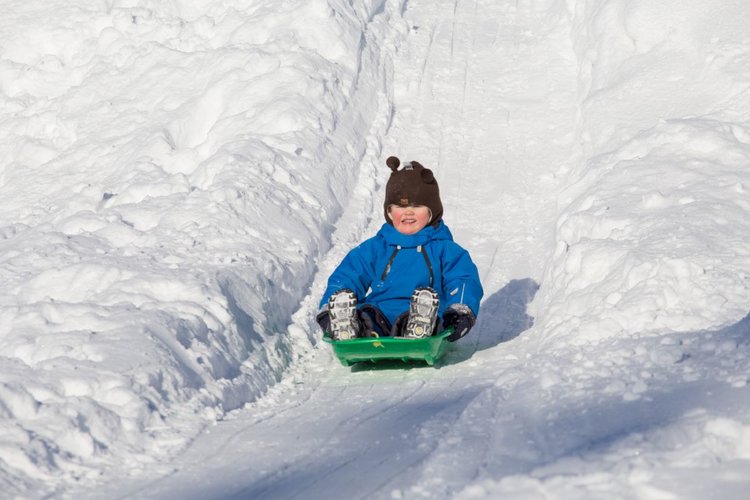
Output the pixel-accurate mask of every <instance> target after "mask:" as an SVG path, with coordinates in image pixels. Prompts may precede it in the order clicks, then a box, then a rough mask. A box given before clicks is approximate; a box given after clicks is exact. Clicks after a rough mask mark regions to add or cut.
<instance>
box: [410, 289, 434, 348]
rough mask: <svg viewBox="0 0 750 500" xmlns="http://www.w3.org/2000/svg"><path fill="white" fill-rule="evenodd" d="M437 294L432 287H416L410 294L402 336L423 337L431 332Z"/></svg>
mask: <svg viewBox="0 0 750 500" xmlns="http://www.w3.org/2000/svg"><path fill="white" fill-rule="evenodd" d="M439 304H440V301H439V300H438V294H437V292H436V291H435V290H433V289H432V288H417V289H416V290H414V292H413V293H412V294H411V303H410V304H409V319H408V320H407V321H406V328H404V337H407V338H413V339H423V338H425V337H429V336H430V335H432V334H433V331H434V330H435V324H436V323H437V312H438V305H439Z"/></svg>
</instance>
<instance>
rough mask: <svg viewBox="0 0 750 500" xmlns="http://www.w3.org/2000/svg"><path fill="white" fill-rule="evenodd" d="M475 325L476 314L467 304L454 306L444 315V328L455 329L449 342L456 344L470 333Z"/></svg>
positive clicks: (449, 336)
mask: <svg viewBox="0 0 750 500" xmlns="http://www.w3.org/2000/svg"><path fill="white" fill-rule="evenodd" d="M474 323H476V320H475V319H474V313H473V312H472V311H471V309H470V308H469V306H467V305H466V304H452V305H451V306H450V307H448V309H446V310H445V312H444V313H443V328H454V329H455V331H454V332H453V333H451V334H450V335H448V341H449V342H455V341H456V340H458V339H460V338H461V337H463V336H464V335H466V334H467V333H469V330H471V327H472V326H474Z"/></svg>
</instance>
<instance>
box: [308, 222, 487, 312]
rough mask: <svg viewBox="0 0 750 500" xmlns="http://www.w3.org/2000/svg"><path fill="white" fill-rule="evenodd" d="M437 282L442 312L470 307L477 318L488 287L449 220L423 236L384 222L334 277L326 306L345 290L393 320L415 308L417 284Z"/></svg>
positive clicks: (337, 270) (428, 228)
mask: <svg viewBox="0 0 750 500" xmlns="http://www.w3.org/2000/svg"><path fill="white" fill-rule="evenodd" d="M426 286H431V287H432V288H434V289H435V290H436V291H437V293H438V296H439V298H440V309H439V311H438V315H439V316H442V314H443V311H445V309H446V308H447V307H448V306H450V305H451V304H457V303H463V304H466V305H467V306H469V307H470V308H471V310H472V312H473V313H474V316H475V317H476V316H477V315H478V314H479V302H480V300H481V299H482V295H483V293H484V292H483V290H482V285H481V283H480V282H479V273H478V272H477V267H476V266H475V265H474V263H473V262H472V260H471V257H470V256H469V252H467V251H466V250H464V249H463V248H461V246H459V245H458V244H457V243H455V242H454V241H453V236H452V235H451V232H450V230H449V229H448V226H446V225H445V224H444V223H443V221H440V223H439V224H438V225H437V226H436V227H433V226H427V227H425V228H424V229H422V230H421V231H419V232H418V233H417V234H413V235H404V234H401V233H399V232H398V231H397V230H396V228H395V227H393V226H392V225H391V224H383V226H382V227H381V228H380V231H378V234H376V235H375V236H374V237H372V238H370V239H368V240H366V241H365V242H363V243H362V244H360V245H359V246H358V247H356V248H354V249H353V250H351V251H350V252H349V254H348V255H347V256H346V257H345V258H344V260H343V261H342V262H341V264H339V266H338V267H337V268H336V270H335V271H334V272H333V274H331V276H330V278H328V287H327V288H326V291H325V293H324V294H323V299H322V300H321V301H320V307H323V306H324V305H325V304H326V303H328V298H329V297H330V296H331V294H333V293H334V292H336V291H338V290H341V289H342V288H349V289H351V290H353V291H354V293H355V294H356V295H357V302H358V303H359V304H363V303H367V304H372V305H374V306H375V307H377V308H378V309H380V310H381V311H382V312H383V313H384V314H385V316H386V317H387V318H388V320H389V321H390V322H391V324H392V323H393V322H394V320H395V319H396V318H397V317H398V315H399V314H401V313H403V312H406V311H407V310H408V309H409V301H410V299H411V294H412V292H413V291H414V289H415V288H418V287H426Z"/></svg>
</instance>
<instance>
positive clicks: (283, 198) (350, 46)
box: [0, 0, 400, 492]
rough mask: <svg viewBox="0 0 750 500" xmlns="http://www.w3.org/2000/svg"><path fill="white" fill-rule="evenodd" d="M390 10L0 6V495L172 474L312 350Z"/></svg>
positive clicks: (371, 107) (377, 106)
mask: <svg viewBox="0 0 750 500" xmlns="http://www.w3.org/2000/svg"><path fill="white" fill-rule="evenodd" d="M395 3H396V2H388V1H387V0H360V1H357V2H345V1H343V0H341V1H324V0H314V1H311V0H304V1H303V0H299V1H291V2H284V3H279V4H277V3H274V2H271V3H269V2H261V1H255V2H241V1H233V0H228V1H227V0H224V1H212V2H201V3H200V4H196V3H195V2H188V1H174V2H153V1H150V0H133V1H129V0H122V1H121V0H116V1H111V2H99V3H92V2H85V1H75V2H54V3H50V2H46V3H44V4H40V3H38V2H18V1H14V0H5V1H3V2H0V4H2V7H3V12H4V15H3V17H2V19H0V158H1V159H2V161H1V162H0V248H1V249H2V251H1V255H2V258H1V259H0V287H1V288H2V291H3V293H2V295H0V367H1V368H0V417H1V420H0V464H2V467H1V468H2V472H0V488H2V489H3V490H4V491H5V492H9V491H23V485H24V484H26V485H33V484H34V481H44V482H46V485H47V487H49V488H53V487H54V483H55V482H56V481H58V480H60V479H64V480H70V479H75V478H80V477H85V476H87V475H91V474H96V473H97V470H99V469H100V467H101V466H102V465H103V464H105V463H108V462H109V461H115V460H117V461H118V463H119V464H121V463H122V462H123V461H125V462H126V463H129V464H130V465H131V466H136V465H137V464H138V463H139V462H141V461H144V462H145V461H148V460H154V459H158V458H159V457H163V456H164V455H168V454H172V453H174V452H175V451H176V450H177V449H179V448H180V447H181V446H183V445H184V444H185V443H186V441H187V440H189V439H190V437H191V436H193V435H194V434H195V433H196V432H198V431H199V430H200V428H201V426H202V425H204V424H205V423H206V422H208V421H211V420H212V419H216V418H219V417H221V415H223V413H224V412H226V411H228V410H230V409H233V408H237V407H239V406H241V405H243V404H244V403H246V402H248V401H250V400H252V399H254V398H256V397H257V396H258V395H259V394H261V393H262V392H263V391H264V390H265V389H266V388H267V387H268V386H269V384H272V383H274V381H275V380H276V379H277V378H278V377H279V375H280V373H281V371H282V370H283V368H284V367H285V366H286V365H288V363H289V362H290V360H291V359H293V358H294V357H295V356H296V355H298V354H299V353H300V352H303V351H304V350H305V349H306V348H307V347H309V344H310V339H309V338H308V337H307V335H306V334H305V333H300V334H299V335H297V336H294V335H290V334H289V333H288V332H287V327H288V325H289V322H290V321H291V320H290V318H291V315H292V313H293V312H294V310H295V308H296V307H298V305H299V302H300V300H301V298H302V297H303V296H304V294H305V291H306V289H307V287H308V285H309V283H310V281H311V279H312V273H313V271H314V267H315V261H316V257H317V256H319V255H320V254H321V252H322V251H323V250H325V249H326V247H327V241H328V238H329V236H330V232H331V227H332V226H331V224H332V222H334V221H335V220H336V219H337V217H339V215H340V214H341V212H342V209H343V207H342V204H343V203H344V202H346V201H347V200H348V198H349V194H350V192H351V191H352V189H353V186H354V183H355V181H356V177H357V171H358V169H357V167H358V165H359V162H360V160H361V159H362V157H363V155H364V154H365V151H366V148H367V147H368V145H369V146H372V145H370V144H368V141H367V131H368V130H369V129H370V127H371V124H372V123H373V122H376V121H377V122H378V123H386V124H387V120H384V119H383V115H386V116H389V113H390V109H386V108H387V106H385V107H384V106H383V104H384V103H386V104H387V102H388V99H387V97H388V96H387V91H388V89H387V88H386V85H385V84H386V82H387V81H388V78H387V73H386V71H387V68H388V65H387V64H385V62H386V59H387V51H385V50H382V47H386V46H387V43H386V37H387V35H388V34H389V33H390V30H391V28H390V27H389V26H388V23H392V22H393V20H392V19H391V17H392V16H393V15H396V16H398V15H399V14H398V13H399V12H400V9H399V6H398V5H395ZM394 12H395V14H393V13H394ZM196 416H197V417H198V418H196ZM37 486H38V485H37ZM29 487H31V486H29Z"/></svg>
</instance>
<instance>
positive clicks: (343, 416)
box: [87, 0, 576, 499]
mask: <svg viewBox="0 0 750 500" xmlns="http://www.w3.org/2000/svg"><path fill="white" fill-rule="evenodd" d="M480 6H481V8H480ZM404 8H405V11H404V18H405V20H406V22H407V23H408V25H409V34H408V36H407V38H406V40H405V41H404V42H403V43H402V45H401V46H400V47H399V48H398V52H397V55H396V60H395V74H396V75H398V76H396V77H395V78H394V85H395V89H394V96H382V99H381V102H380V107H381V108H380V118H378V120H377V122H376V123H375V124H373V127H372V130H371V131H370V136H369V137H368V139H367V141H368V145H369V147H368V151H367V153H366V155H365V158H364V160H363V162H362V165H361V172H360V182H358V184H357V185H358V188H357V189H355V192H354V193H353V195H352V201H351V205H350V206H349V207H348V209H347V211H346V212H345V214H344V216H343V217H342V219H341V220H340V221H339V222H338V224H337V230H336V232H335V233H334V235H333V246H332V248H331V250H330V251H329V253H328V254H327V256H326V257H325V258H324V259H323V260H322V261H321V262H320V263H319V272H318V275H317V278H316V280H315V284H314V285H313V287H312V290H311V293H310V295H309V296H308V297H307V298H306V299H305V300H304V301H303V303H302V306H301V312H300V313H299V314H298V317H296V318H295V319H294V321H295V324H297V326H299V327H301V328H311V327H312V321H311V318H312V316H313V314H314V311H315V309H316V307H317V300H318V297H319V295H320V293H321V292H322V288H323V286H324V282H325V279H326V277H327V274H328V273H329V272H330V271H331V270H332V269H333V267H334V266H335V265H336V264H337V263H338V262H339V261H340V260H341V258H342V257H343V256H344V255H345V253H346V252H347V251H348V250H349V249H350V248H351V247H352V246H353V245H354V244H356V243H358V242H359V241H361V240H362V239H364V238H365V237H367V236H368V235H369V234H372V233H373V232H374V231H375V230H377V228H378V227H379V226H380V224H382V220H381V219H380V216H379V214H380V213H381V208H380V203H381V202H380V200H381V199H382V193H381V191H382V189H383V186H382V181H383V180H384V179H385V176H386V169H385V167H384V165H383V158H384V157H385V156H388V155H390V154H397V155H399V156H401V157H402V159H404V160H411V159H419V160H420V161H422V162H423V163H424V164H425V165H428V166H430V167H431V168H433V169H434V171H435V173H436V176H437V177H438V179H439V180H440V182H441V187H442V189H441V191H442V193H443V200H444V205H445V206H446V221H447V222H448V224H449V226H450V227H451V229H452V231H453V233H454V236H455V237H456V240H457V241H458V242H459V243H461V244H462V245H463V246H465V247H466V248H468V249H469V250H470V251H471V252H472V255H473V257H474V260H475V262H477V264H478V266H479V268H480V275H481V276H482V277H483V279H484V285H485V293H486V295H485V302H484V306H483V307H484V309H483V313H482V314H481V315H480V321H479V323H478V324H477V327H476V328H475V331H474V332H473V333H472V335H470V336H469V337H467V338H466V339H464V340H462V341H461V342H459V343H457V344H455V347H454V349H453V350H452V351H451V352H449V354H448V355H447V357H446V360H445V361H444V363H443V365H442V366H439V367H438V368H430V367H414V366H411V365H402V364H399V363H395V364H392V365H388V364H386V365H384V366H380V367H378V368H376V369H373V368H370V367H355V368H354V369H349V368H344V367H342V366H340V365H338V362H337V361H336V360H335V359H334V358H333V356H332V355H331V353H330V352H329V349H328V346H327V345H324V344H318V346H317V348H316V349H314V350H313V351H312V352H310V353H308V355H307V356H306V357H305V358H303V359H302V360H301V361H300V362H299V363H297V364H296V365H294V366H292V368H291V369H290V370H289V371H288V373H287V374H286V376H285V378H284V379H283V380H282V381H281V382H280V383H279V384H277V385H276V386H275V387H273V388H272V389H271V390H270V391H269V392H268V394H267V395H266V396H265V397H264V398H263V399H261V400H260V401H257V402H255V403H253V404H250V405H248V407H247V408H245V409H244V410H240V411H237V412H235V414H233V415H232V417H231V418H230V419H228V420H226V421H223V422H220V423H218V424H217V425H216V426H214V427H213V428H211V429H209V430H208V431H207V432H206V433H205V434H204V435H203V436H201V437H199V438H198V439H196V440H195V442H194V443H193V444H192V445H191V446H190V447H189V448H188V449H187V450H185V452H184V453H183V454H182V455H181V456H180V457H178V458H176V459H175V460H174V461H173V462H171V463H164V464H158V465H157V466H153V467H151V468H150V469H149V470H148V471H143V473H142V474H141V475H140V476H139V477H130V478H124V479H123V481H114V482H110V483H109V484H105V485H104V486H102V487H101V488H99V489H97V493H96V496H97V497H98V498H114V497H118V496H119V497H120V498H184V499H189V498H196V499H197V498H220V499H241V498H286V499H291V498H335V497H342V498H399V497H406V498H413V497H421V496H425V497H428V496H438V497H445V496H450V495H451V494H453V493H455V492H456V491H459V490H460V488H461V487H462V486H463V483H464V482H465V479H466V478H467V477H472V478H479V477H482V475H483V474H485V473H486V471H487V470H489V469H491V470H492V472H493V474H495V477H497V474H500V476H502V474H503V472H505V473H508V472H517V471H518V470H519V468H524V467H526V466H529V464H533V463H535V459H536V458H537V457H536V455H535V452H534V450H533V449H531V450H529V445H528V444H525V447H526V449H527V455H528V456H527V457H526V459H527V460H524V457H523V456H521V457H520V458H519V456H518V454H516V455H515V456H514V457H509V456H505V455H503V453H505V451H504V450H507V449H509V448H508V444H509V443H518V442H521V441H523V436H525V435H529V434H530V435H533V437H534V439H536V440H537V442H539V441H543V439H544V438H543V436H542V435H541V434H540V432H539V431H537V430H535V425H536V424H535V421H536V420H538V419H536V420H535V418H534V416H533V415H528V414H524V411H528V410H524V408H528V406H532V407H533V405H527V402H526V398H525V397H523V396H519V397H516V398H515V399H509V398H512V396H511V395H512V393H513V388H514V387H515V386H517V385H518V384H519V383H520V381H521V375H520V374H519V373H520V372H522V370H523V369H524V364H525V359H526V358H527V353H528V351H529V339H528V337H529V335H530V333H528V332H527V333H522V332H523V330H526V329H527V328H528V327H529V326H530V318H527V317H526V316H525V306H526V304H527V303H528V302H530V300H531V299H532V298H533V294H534V292H535V290H536V281H537V280H538V279H539V277H540V276H541V273H542V270H543V265H544V261H545V259H546V254H545V249H546V248H549V244H548V238H549V237H551V236H550V233H551V231H552V229H551V228H552V221H549V223H548V224H547V225H543V226H541V227H532V226H531V225H530V224H529V223H528V221H530V220H533V221H540V220H544V218H543V216H541V215H540V213H543V211H544V210H548V209H549V206H548V205H544V204H543V203H539V204H536V205H532V202H528V201H525V200H529V199H531V200H535V199H547V200H552V199H554V197H552V196H549V195H548V194H547V195H546V196H544V197H542V196H538V197H535V196H534V193H533V192H532V190H533V189H542V190H549V189H553V188H554V184H553V183H549V182H544V181H543V180H542V181H539V179H538V177H539V175H540V173H541V172H543V171H548V170H549V164H550V162H553V163H554V164H560V165H562V164H564V163H565V162H567V161H569V159H570V157H571V155H572V154H573V153H572V146H571V143H572V142H573V141H572V139H571V141H569V142H568V143H561V144H560V145H559V146H558V147H553V146H549V145H547V147H545V148H540V149H539V152H538V153H535V152H534V150H533V149H534V148H533V147H531V146H530V145H529V144H528V141H529V140H530V139H529V138H534V137H541V136H544V135H545V134H550V133H554V131H552V132H550V131H549V130H547V127H548V125H549V123H550V119H549V116H548V119H547V120H545V121H543V122H542V123H541V124H539V125H537V123H538V120H537V117H538V116H539V113H540V112H546V111H549V109H550V108H551V107H552V108H554V107H555V106H558V107H560V106H561V105H560V104H559V103H574V102H575V90H576V89H575V88H574V86H575V81H576V80H575V74H574V73H575V70H574V68H572V67H571V68H569V69H567V70H566V69H564V67H563V69H560V67H561V65H562V64H564V63H565V61H548V60H541V59H540V58H542V57H545V54H546V57H554V55H555V54H558V53H559V49H556V50H547V51H545V50H543V49H544V47H542V48H539V47H534V46H532V45H530V43H533V42H534V39H533V38H529V40H524V38H523V30H524V25H528V26H527V27H528V29H532V28H533V27H535V26H539V23H540V20H539V17H540V16H538V15H537V14H538V13H537V12H535V11H534V10H533V9H534V8H533V6H526V7H518V6H516V7H513V6H510V5H507V4H506V3H497V2H494V1H491V0H484V1H477V2H475V3H474V4H473V8H470V7H468V6H467V4H466V3H464V2H459V1H457V0H455V1H454V0H442V1H439V2H428V1H415V0H411V1H409V2H408V4H406V5H405V7H404ZM524 9H525V10H524ZM446 11H447V12H450V11H453V12H454V15H453V17H452V19H445V18H442V17H435V16H436V15H437V16H443V13H444V12H446ZM561 16H562V15H560V16H558V17H555V16H547V19H549V23H551V24H550V25H549V26H544V27H543V28H542V29H546V30H549V32H550V33H552V35H550V37H548V40H547V41H543V43H549V44H551V46H555V47H558V46H559V45H560V44H564V43H569V40H566V38H565V35H566V33H567V28H566V26H565V25H564V22H563V21H564V19H563V18H562V17H561ZM509 18H510V19H511V20H508V19H509ZM500 23H506V26H505V27H507V26H511V25H512V26H513V29H514V30H515V31H514V32H513V33H507V32H506V33H504V34H503V37H502V39H501V38H499V36H498V33H500V32H501V31H502V29H503V28H504V26H502V25H501V24H500ZM537 29H539V28H537ZM527 42H528V43H527ZM457 58H460V59H462V60H463V61H464V62H463V64H455V63H451V61H452V60H453V59H457ZM521 60H523V61H525V62H524V63H519V64H517V65H514V64H499V63H498V61H521ZM554 66H557V68H558V70H559V71H560V72H561V75H560V76H559V78H560V79H559V81H556V80H549V81H546V80H545V81H544V82H543V83H544V85H543V86H541V87H540V85H537V86H532V87H533V88H530V89H529V88H527V87H528V79H529V77H530V76H531V78H536V77H537V76H538V77H539V78H542V77H541V75H542V74H544V75H547V74H552V73H554V72H553V71H551V70H549V68H550V67H554ZM411 68H420V72H419V74H418V75H414V74H413V71H412V70H411ZM530 73H531V75H530ZM563 81H567V82H570V83H566V84H565V85H568V86H569V87H565V86H564V85H563V84H562V83H560V82H563ZM559 93H563V94H564V95H562V96H560V95H557V94H559ZM553 94H554V97H553ZM391 99H393V100H394V101H395V108H392V107H391V105H390V100H391ZM568 105H569V104H568ZM555 114H556V115H557V117H558V119H559V123H557V124H556V126H558V127H560V128H563V127H568V126H569V124H570V123H571V120H573V119H574V117H575V109H574V108H573V107H571V108H570V109H566V108H564V107H561V108H560V109H555V111H554V112H552V113H550V116H553V115H555ZM498 117H500V119H498ZM389 127H390V128H389ZM537 127H539V129H537ZM542 127H544V130H542V129H541V128H542ZM386 130H388V133H387V134H385V136H384V132H385V131H386ZM467 161H470V162H472V164H476V165H481V167H477V168H474V169H472V172H471V173H469V174H467V173H466V172H465V171H464V170H462V166H463V165H464V164H465V162H467ZM498 169H500V170H502V171H505V172H506V178H507V186H504V187H503V189H501V192H498V193H497V194H496V196H495V197H494V199H495V200H496V201H495V202H494V203H492V204H491V205H489V206H488V205H483V204H482V203H481V202H480V201H477V200H489V199H493V198H492V197H489V196H487V195H486V194H484V193H485V192H486V191H487V190H492V189H497V188H496V187H493V186H486V185H482V178H483V175H486V174H487V173H488V172H491V171H495V170H498ZM531 179H534V181H533V182H532V181H531ZM469 186H471V188H470V187H469ZM475 190H479V191H480V192H481V193H483V194H481V195H478V196H472V197H471V198H469V197H467V193H469V192H473V191H475ZM550 203H551V202H550ZM549 213H554V211H552V210H549ZM370 214H375V215H370ZM511 341H512V342H511ZM488 423H489V424H490V425H489V426H488ZM454 425H458V426H461V428H462V429H464V430H462V431H461V433H455V432H451V429H452V427H453V426H454ZM466 426H472V427H471V428H473V429H474V432H473V437H472V440H471V441H472V442H470V443H467V442H465V439H466V436H465V433H466V431H465V429H466ZM504 426H507V430H502V429H503V428H504ZM498 433H500V434H498ZM509 433H511V434H509ZM519 436H520V437H519ZM249 449H254V450H261V451H262V452H261V453H258V454H257V457H256V456H254V455H253V454H252V452H249V451H247V450H249ZM523 449H524V447H521V450H523ZM477 450H481V453H476V451H477ZM269 457H273V460H272V461H269ZM477 457H480V458H477ZM87 496H89V497H91V492H90V491H89V492H87Z"/></svg>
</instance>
